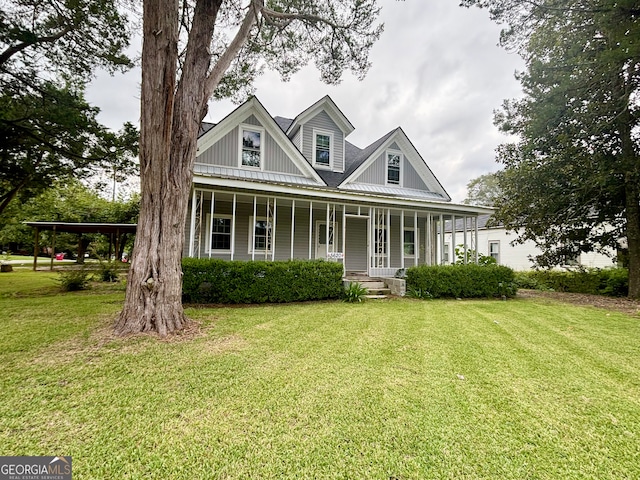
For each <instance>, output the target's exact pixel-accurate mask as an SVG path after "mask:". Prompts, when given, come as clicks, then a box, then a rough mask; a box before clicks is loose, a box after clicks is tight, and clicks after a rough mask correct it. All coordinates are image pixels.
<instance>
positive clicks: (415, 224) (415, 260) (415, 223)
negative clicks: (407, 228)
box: [402, 210, 426, 267]
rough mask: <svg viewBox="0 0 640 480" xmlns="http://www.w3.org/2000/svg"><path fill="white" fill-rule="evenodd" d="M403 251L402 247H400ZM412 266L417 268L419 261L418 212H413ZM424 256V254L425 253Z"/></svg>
mask: <svg viewBox="0 0 640 480" xmlns="http://www.w3.org/2000/svg"><path fill="white" fill-rule="evenodd" d="M402 251H404V245H403V247H402ZM413 254H414V257H413V266H414V267H417V266H418V263H419V262H418V260H420V229H419V228H418V211H417V210H414V211H413ZM425 255H426V252H425Z"/></svg>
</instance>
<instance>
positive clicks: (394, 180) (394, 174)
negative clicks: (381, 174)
mask: <svg viewBox="0 0 640 480" xmlns="http://www.w3.org/2000/svg"><path fill="white" fill-rule="evenodd" d="M401 163H402V154H401V153H400V152H387V185H400V164H401Z"/></svg>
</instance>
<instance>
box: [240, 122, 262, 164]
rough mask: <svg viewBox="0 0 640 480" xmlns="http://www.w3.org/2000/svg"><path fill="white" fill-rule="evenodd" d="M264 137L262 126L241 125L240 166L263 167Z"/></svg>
mask: <svg viewBox="0 0 640 480" xmlns="http://www.w3.org/2000/svg"><path fill="white" fill-rule="evenodd" d="M263 137H264V130H263V129H262V128H258V127H253V126H247V125H241V126H240V167H250V168H258V169H262V167H263V165H262V145H263V139H264V138H263Z"/></svg>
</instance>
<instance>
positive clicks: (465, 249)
mask: <svg viewBox="0 0 640 480" xmlns="http://www.w3.org/2000/svg"><path fill="white" fill-rule="evenodd" d="M468 218H469V217H467V216H464V217H462V220H463V221H464V225H463V227H462V235H463V236H464V264H465V265H466V264H467V249H468V244H467V219H468Z"/></svg>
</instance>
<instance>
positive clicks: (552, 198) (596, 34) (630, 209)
mask: <svg viewBox="0 0 640 480" xmlns="http://www.w3.org/2000/svg"><path fill="white" fill-rule="evenodd" d="M463 3H464V4H467V5H468V4H477V5H480V6H484V7H488V8H489V9H490V12H491V14H492V16H493V17H494V18H495V19H496V20H498V21H501V22H506V23H507V24H508V28H506V29H505V30H503V32H502V37H501V41H502V43H503V44H504V45H506V46H508V47H510V48H513V49H517V50H518V51H519V52H520V53H521V54H522V56H523V57H524V59H525V60H526V66H527V68H526V71H525V72H524V73H521V74H520V75H519V78H520V81H521V83H522V86H523V90H524V93H525V96H524V98H523V99H521V100H516V101H506V102H505V103H504V106H503V108H502V110H501V111H500V112H498V114H497V115H496V123H497V124H498V125H499V126H500V128H501V129H502V130H504V131H505V132H507V133H511V134H515V135H517V136H518V138H519V140H518V141H517V142H515V143H511V144H505V145H502V146H501V147H500V148H499V150H498V161H499V162H500V163H502V164H503V165H504V170H503V171H502V172H500V174H499V186H500V188H501V189H502V192H503V196H502V197H500V199H499V201H498V202H497V207H498V212H497V214H496V218H497V220H498V221H501V222H503V223H504V225H505V226H506V227H507V228H510V229H518V230H519V231H520V232H521V235H520V237H519V241H525V240H528V239H531V240H534V241H536V243H537V244H538V245H540V246H541V247H542V249H543V250H544V254H543V255H541V256H540V257H538V259H537V261H538V263H539V264H541V265H554V264H558V263H559V262H561V261H562V259H563V258H566V257H571V256H575V255H576V254H578V253H580V252H588V251H593V250H595V251H602V250H603V249H605V248H606V247H612V248H616V247H618V241H619V239H620V238H626V242H627V246H628V252H629V296H630V297H633V298H640V206H639V202H640V195H639V189H640V157H639V146H640V145H639V140H640V137H639V135H638V131H639V130H638V126H639V116H638V114H639V104H638V94H639V93H640V92H639V88H638V87H639V82H640V42H638V39H639V38H640V19H639V15H640V6H639V5H638V3H637V1H636V0H564V1H562V2H559V1H554V0H539V1H536V2H519V1H516V0H465V1H464V2H463Z"/></svg>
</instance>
